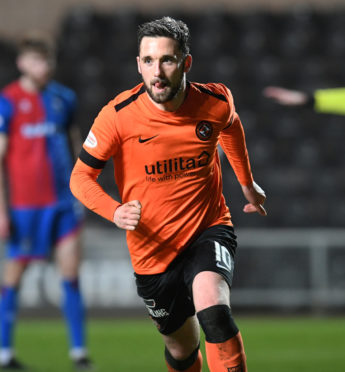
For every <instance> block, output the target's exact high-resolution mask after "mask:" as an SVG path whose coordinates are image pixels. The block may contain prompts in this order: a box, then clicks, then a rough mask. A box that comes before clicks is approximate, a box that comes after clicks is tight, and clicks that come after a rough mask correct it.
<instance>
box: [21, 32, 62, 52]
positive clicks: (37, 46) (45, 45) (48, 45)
mask: <svg viewBox="0 0 345 372" xmlns="http://www.w3.org/2000/svg"><path fill="white" fill-rule="evenodd" d="M17 50H18V54H22V53H25V52H36V53H39V54H41V55H43V56H44V57H46V58H55V45H54V42H53V40H52V38H51V37H50V36H49V35H47V34H46V33H44V32H41V31H31V32H28V33H26V35H25V36H24V37H22V38H21V39H20V40H19V42H18V47H17Z"/></svg>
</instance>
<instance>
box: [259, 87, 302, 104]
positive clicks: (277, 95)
mask: <svg viewBox="0 0 345 372" xmlns="http://www.w3.org/2000/svg"><path fill="white" fill-rule="evenodd" d="M263 95H264V96H265V97H267V98H271V99H273V100H274V101H276V102H277V103H280V104H281V105H286V106H300V105H305V104H306V103H307V102H308V95H307V94H306V93H304V92H301V91H298V90H289V89H285V88H281V87H266V88H265V89H264V90H263Z"/></svg>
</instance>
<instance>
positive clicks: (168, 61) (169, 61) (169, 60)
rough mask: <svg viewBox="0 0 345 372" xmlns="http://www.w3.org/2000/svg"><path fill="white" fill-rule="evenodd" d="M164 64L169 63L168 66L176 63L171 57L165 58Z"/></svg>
mask: <svg viewBox="0 0 345 372" xmlns="http://www.w3.org/2000/svg"><path fill="white" fill-rule="evenodd" d="M163 63H167V64H171V63H174V59H173V58H170V57H167V58H164V59H163Z"/></svg>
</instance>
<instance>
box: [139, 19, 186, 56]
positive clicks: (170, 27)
mask: <svg viewBox="0 0 345 372" xmlns="http://www.w3.org/2000/svg"><path fill="white" fill-rule="evenodd" d="M145 36H147V37H160V36H161V37H169V38H171V39H174V40H176V41H177V42H178V45H179V49H180V50H181V52H182V54H183V56H184V57H185V56H186V55H187V54H189V49H190V46H189V41H190V33H189V29H188V26H187V25H186V24H185V23H184V22H183V21H180V20H176V19H174V18H171V17H163V18H160V19H156V20H154V21H150V22H146V23H143V24H142V25H140V26H139V28H138V50H139V52H140V44H141V40H142V39H143V37H145Z"/></svg>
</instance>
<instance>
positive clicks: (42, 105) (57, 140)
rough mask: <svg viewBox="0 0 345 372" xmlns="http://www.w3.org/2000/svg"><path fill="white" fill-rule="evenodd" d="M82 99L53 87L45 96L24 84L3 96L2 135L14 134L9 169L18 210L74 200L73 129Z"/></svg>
mask: <svg viewBox="0 0 345 372" xmlns="http://www.w3.org/2000/svg"><path fill="white" fill-rule="evenodd" d="M75 104H76V97H75V94H74V92H72V91H71V90H70V89H68V88H66V87H64V86H62V85H60V84H58V83H56V82H51V83H49V84H48V85H47V86H46V87H45V89H44V90H43V91H42V92H40V93H32V92H27V91H25V90H23V88H22V87H21V85H20V83H19V81H15V82H13V83H12V84H10V85H8V86H7V87H5V89H4V90H3V91H2V93H1V95H0V132H1V133H5V134H6V135H7V136H8V149H7V153H6V167H7V175H8V182H9V190H10V205H11V206H12V207H15V208H17V207H42V206H46V205H50V204H52V203H54V202H56V201H58V200H65V199H71V198H72V195H71V192H70V189H69V177H70V173H71V170H72V167H73V162H72V157H71V154H70V149H69V143H68V136H67V130H68V127H69V125H70V122H71V119H72V115H73V113H74V110H75Z"/></svg>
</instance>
